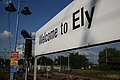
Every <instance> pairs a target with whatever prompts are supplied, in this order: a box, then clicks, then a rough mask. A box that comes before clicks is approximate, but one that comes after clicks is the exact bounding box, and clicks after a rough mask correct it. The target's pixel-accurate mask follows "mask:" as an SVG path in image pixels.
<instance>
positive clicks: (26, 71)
mask: <svg viewBox="0 0 120 80" xmlns="http://www.w3.org/2000/svg"><path fill="white" fill-rule="evenodd" d="M27 75H28V62H27V60H26V61H25V80H27Z"/></svg>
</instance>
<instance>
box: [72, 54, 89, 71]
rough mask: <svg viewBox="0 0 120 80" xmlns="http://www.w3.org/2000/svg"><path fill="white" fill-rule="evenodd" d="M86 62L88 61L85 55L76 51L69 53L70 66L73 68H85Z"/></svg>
mask: <svg viewBox="0 0 120 80" xmlns="http://www.w3.org/2000/svg"><path fill="white" fill-rule="evenodd" d="M88 64H89V62H88V59H87V58H86V56H85V55H80V54H79V53H78V52H77V53H75V54H74V53H73V54H70V66H71V67H72V68H73V69H80V68H82V67H84V68H86V67H88Z"/></svg>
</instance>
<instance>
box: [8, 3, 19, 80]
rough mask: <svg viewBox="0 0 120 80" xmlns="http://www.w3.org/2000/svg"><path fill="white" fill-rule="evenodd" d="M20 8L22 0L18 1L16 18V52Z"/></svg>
mask: <svg viewBox="0 0 120 80" xmlns="http://www.w3.org/2000/svg"><path fill="white" fill-rule="evenodd" d="M19 9H20V1H18V8H17V11H18V12H17V20H16V33H15V35H16V36H15V48H14V51H15V52H16V45H17V36H18V27H19ZM10 80H14V73H13V72H11V73H10Z"/></svg>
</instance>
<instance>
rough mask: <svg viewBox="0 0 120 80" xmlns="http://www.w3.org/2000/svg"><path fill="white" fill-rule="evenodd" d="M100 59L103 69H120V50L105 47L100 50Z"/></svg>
mask: <svg viewBox="0 0 120 80" xmlns="http://www.w3.org/2000/svg"><path fill="white" fill-rule="evenodd" d="M98 61H99V65H100V66H99V68H100V69H101V70H120V51H119V50H117V49H115V48H105V49H104V50H103V51H101V52H99V60H98Z"/></svg>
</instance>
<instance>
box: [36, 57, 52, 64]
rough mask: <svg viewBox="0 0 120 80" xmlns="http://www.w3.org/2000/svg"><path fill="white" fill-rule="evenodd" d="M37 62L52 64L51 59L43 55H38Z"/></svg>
mask: <svg viewBox="0 0 120 80" xmlns="http://www.w3.org/2000/svg"><path fill="white" fill-rule="evenodd" d="M37 62H38V63H37V64H41V65H53V60H52V59H50V58H48V57H45V56H42V57H40V58H39V59H38V61H37Z"/></svg>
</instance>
